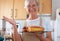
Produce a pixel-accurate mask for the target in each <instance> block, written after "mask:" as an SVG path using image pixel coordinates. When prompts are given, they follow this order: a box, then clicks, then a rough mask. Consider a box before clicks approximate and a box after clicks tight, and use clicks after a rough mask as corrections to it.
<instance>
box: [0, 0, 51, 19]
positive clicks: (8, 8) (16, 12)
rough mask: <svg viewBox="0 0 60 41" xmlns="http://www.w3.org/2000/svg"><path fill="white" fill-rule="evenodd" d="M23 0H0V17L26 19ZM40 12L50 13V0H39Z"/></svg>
mask: <svg viewBox="0 0 60 41" xmlns="http://www.w3.org/2000/svg"><path fill="white" fill-rule="evenodd" d="M24 1H25V0H0V19H3V16H7V17H12V18H15V19H26V11H25V9H24ZM39 4H40V13H41V14H51V13H52V0H39Z"/></svg>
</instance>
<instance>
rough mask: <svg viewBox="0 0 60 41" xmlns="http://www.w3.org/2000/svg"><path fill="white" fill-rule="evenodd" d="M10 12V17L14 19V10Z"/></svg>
mask: <svg viewBox="0 0 60 41" xmlns="http://www.w3.org/2000/svg"><path fill="white" fill-rule="evenodd" d="M11 12H12V14H11V17H12V18H14V10H13V9H11Z"/></svg>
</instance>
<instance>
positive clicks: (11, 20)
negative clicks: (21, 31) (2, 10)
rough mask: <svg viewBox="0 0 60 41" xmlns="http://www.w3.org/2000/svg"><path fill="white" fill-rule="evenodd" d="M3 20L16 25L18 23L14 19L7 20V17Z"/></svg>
mask: <svg viewBox="0 0 60 41" xmlns="http://www.w3.org/2000/svg"><path fill="white" fill-rule="evenodd" d="M3 18H4V20H5V21H7V22H9V23H10V24H12V25H16V22H15V20H14V19H9V18H7V17H6V16H3Z"/></svg>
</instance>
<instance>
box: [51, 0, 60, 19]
mask: <svg viewBox="0 0 60 41" xmlns="http://www.w3.org/2000/svg"><path fill="white" fill-rule="evenodd" d="M57 8H60V0H52V19H53V20H55V17H56V9H57Z"/></svg>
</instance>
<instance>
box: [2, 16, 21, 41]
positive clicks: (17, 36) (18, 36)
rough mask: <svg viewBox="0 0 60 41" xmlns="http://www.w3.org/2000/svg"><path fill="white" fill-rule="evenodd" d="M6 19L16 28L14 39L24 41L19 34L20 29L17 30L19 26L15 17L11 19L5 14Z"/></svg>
mask: <svg viewBox="0 0 60 41" xmlns="http://www.w3.org/2000/svg"><path fill="white" fill-rule="evenodd" d="M3 18H4V20H5V21H7V22H9V23H10V24H12V25H13V29H14V32H13V40H14V41H22V39H21V36H20V35H19V34H18V31H17V26H16V22H15V20H14V19H9V18H7V17H5V16H3Z"/></svg>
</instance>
